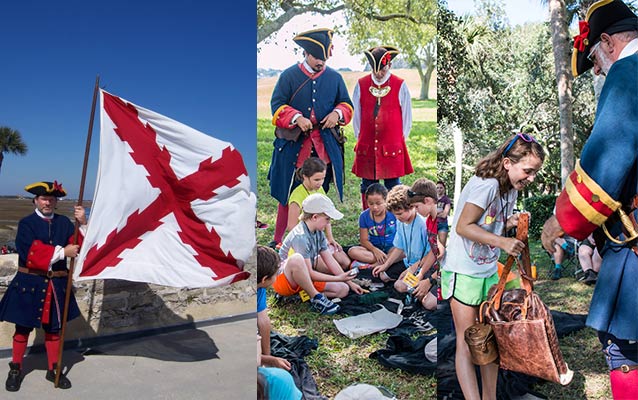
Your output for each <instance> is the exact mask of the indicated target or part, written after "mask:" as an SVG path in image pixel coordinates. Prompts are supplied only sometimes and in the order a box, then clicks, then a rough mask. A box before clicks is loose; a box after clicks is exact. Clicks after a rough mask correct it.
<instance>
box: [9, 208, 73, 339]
mask: <svg viewBox="0 0 638 400" xmlns="http://www.w3.org/2000/svg"><path fill="white" fill-rule="evenodd" d="M73 233H74V226H73V224H72V223H71V221H70V220H69V219H68V218H67V217H65V216H63V215H58V214H55V215H54V217H53V219H52V220H51V222H50V223H49V222H47V221H46V220H44V219H42V218H40V217H39V216H38V215H37V214H36V213H33V214H31V215H29V216H27V217H25V218H23V219H22V220H20V222H19V224H18V232H17V235H16V248H17V250H18V265H19V266H21V267H24V266H27V262H28V260H29V252H30V249H31V245H32V243H33V242H34V241H35V240H40V241H42V242H43V243H45V244H48V245H51V246H62V247H64V246H66V245H67V244H68V243H69V239H70V238H71V237H72V236H73ZM52 270H53V271H64V270H66V259H64V260H61V261H58V262H56V263H55V264H53V266H52ZM49 280H51V281H52V283H53V288H54V290H53V292H54V293H52V296H51V311H50V323H49V324H46V325H44V326H43V325H42V321H41V319H42V308H43V304H44V300H45V294H46V291H47V287H48V285H49ZM66 284H67V277H60V278H47V277H46V276H40V275H32V274H27V273H23V272H18V273H17V274H16V276H15V277H14V278H13V280H12V281H11V283H10V284H9V286H8V287H7V291H6V292H5V294H4V296H3V297H2V300H1V301H0V321H7V322H12V323H15V324H17V325H22V326H26V327H31V328H39V327H44V328H45V331H47V332H51V333H56V332H58V331H59V330H60V329H61V321H62V313H63V308H64V297H65V295H66ZM79 315H80V310H79V308H78V305H77V302H76V300H75V296H74V295H73V294H71V298H70V302H69V314H68V318H67V320H71V319H73V318H76V317H77V316H79Z"/></svg>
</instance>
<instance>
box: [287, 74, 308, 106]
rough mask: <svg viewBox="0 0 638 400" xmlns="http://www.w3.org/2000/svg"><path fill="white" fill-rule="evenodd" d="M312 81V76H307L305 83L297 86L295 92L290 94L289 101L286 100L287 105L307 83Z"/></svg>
mask: <svg viewBox="0 0 638 400" xmlns="http://www.w3.org/2000/svg"><path fill="white" fill-rule="evenodd" d="M311 79H312V76H309V77H308V78H307V79H306V80H305V81H303V82H302V83H301V85H299V87H298V88H297V90H295V92H294V93H293V94H292V96H290V100H288V103H292V100H293V99H294V98H295V96H296V95H297V93H299V91H300V90H301V88H303V87H304V86H306V83H308V81H310V80H311Z"/></svg>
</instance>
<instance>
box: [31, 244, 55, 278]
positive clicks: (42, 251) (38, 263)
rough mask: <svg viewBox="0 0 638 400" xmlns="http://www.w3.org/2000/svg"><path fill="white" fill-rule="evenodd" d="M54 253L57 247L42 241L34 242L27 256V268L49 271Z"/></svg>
mask: <svg viewBox="0 0 638 400" xmlns="http://www.w3.org/2000/svg"><path fill="white" fill-rule="evenodd" d="M54 252H55V246H52V245H50V244H45V243H43V242H42V241H40V240H34V241H33V243H31V247H30V248H29V253H28V254H27V265H26V267H27V268H33V269H39V270H41V271H48V270H49V264H50V263H51V259H52V258H53V253H54Z"/></svg>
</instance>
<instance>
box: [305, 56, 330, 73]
mask: <svg viewBox="0 0 638 400" xmlns="http://www.w3.org/2000/svg"><path fill="white" fill-rule="evenodd" d="M306 63H308V65H309V66H310V68H312V70H313V71H315V72H321V71H322V70H323V68H324V67H325V66H326V62H325V61H324V60H320V59H318V58H315V57H313V56H312V54H310V53H306Z"/></svg>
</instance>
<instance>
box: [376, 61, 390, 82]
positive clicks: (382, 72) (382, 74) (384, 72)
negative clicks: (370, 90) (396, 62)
mask: <svg viewBox="0 0 638 400" xmlns="http://www.w3.org/2000/svg"><path fill="white" fill-rule="evenodd" d="M389 70H390V64H388V65H386V66H385V67H383V68H381V69H380V70H379V71H378V72H373V75H374V78H375V79H376V80H378V81H381V80H383V78H385V76H386V75H387V74H388V71H389Z"/></svg>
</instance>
